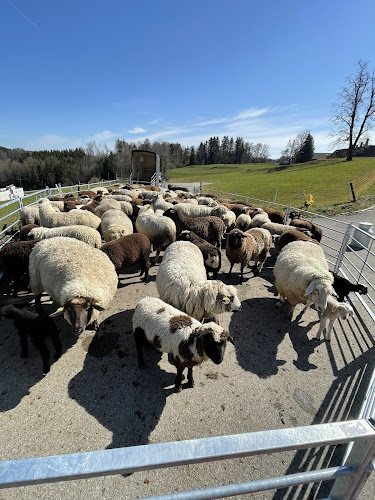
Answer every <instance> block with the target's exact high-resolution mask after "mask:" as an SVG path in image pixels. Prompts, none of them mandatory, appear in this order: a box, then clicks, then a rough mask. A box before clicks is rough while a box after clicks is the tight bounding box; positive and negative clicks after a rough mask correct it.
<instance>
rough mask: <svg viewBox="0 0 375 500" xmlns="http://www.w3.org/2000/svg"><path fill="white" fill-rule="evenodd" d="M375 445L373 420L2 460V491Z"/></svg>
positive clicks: (0, 481) (0, 474)
mask: <svg viewBox="0 0 375 500" xmlns="http://www.w3.org/2000/svg"><path fill="white" fill-rule="evenodd" d="M358 440H361V441H365V442H367V441H371V442H372V441H374V440H375V428H374V427H373V426H372V424H371V422H369V421H367V420H365V419H362V420H351V421H346V422H332V423H326V424H317V425H313V426H307V427H295V428H289V429H275V430H270V431H260V432H253V433H246V434H235V435H230V436H217V437H209V438H202V439H193V440H187V441H175V442H169V443H159V444H151V445H141V446H133V447H127V448H117V449H107V450H101V451H93V452H86V453H76V454H70V455H58V456H50V457H39V458H27V459H22V460H8V461H3V462H0V488H1V487H3V488H4V487H5V488H9V487H15V486H26V485H31V484H38V483H41V482H43V483H44V482H55V481H66V480H70V479H82V478H89V477H98V476H104V475H111V474H125V473H130V472H137V471H142V470H149V469H159V468H165V467H175V466H180V465H188V464H194V463H202V462H208V461H209V462H211V461H216V460H227V459H232V458H241V457H245V456H254V455H262V454H265V453H268V454H269V453H276V452H281V451H289V450H300V449H306V448H316V447H320V446H327V445H334V444H342V443H348V442H351V441H358Z"/></svg>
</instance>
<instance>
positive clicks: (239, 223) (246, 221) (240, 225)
mask: <svg viewBox="0 0 375 500" xmlns="http://www.w3.org/2000/svg"><path fill="white" fill-rule="evenodd" d="M250 225H251V217H250V215H248V214H240V215H239V216H238V217H237V219H236V228H237V229H240V230H241V231H243V232H245V231H247V230H248V229H250Z"/></svg>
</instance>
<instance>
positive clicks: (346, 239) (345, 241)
mask: <svg viewBox="0 0 375 500" xmlns="http://www.w3.org/2000/svg"><path fill="white" fill-rule="evenodd" d="M351 227H352V225H351V224H348V227H347V228H346V232H345V235H344V238H343V240H342V243H341V248H340V251H339V254H338V256H337V260H336V264H335V269H334V272H335V273H337V272H338V271H339V269H340V266H341V262H342V259H343V257H344V253H345V252H346V249H347V247H348V244H349V238H350V230H351Z"/></svg>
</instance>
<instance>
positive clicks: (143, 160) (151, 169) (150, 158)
mask: <svg viewBox="0 0 375 500" xmlns="http://www.w3.org/2000/svg"><path fill="white" fill-rule="evenodd" d="M132 182H150V183H151V184H155V185H156V186H159V184H160V156H159V155H158V154H157V153H155V152H154V151H142V150H140V149H134V150H133V151H132Z"/></svg>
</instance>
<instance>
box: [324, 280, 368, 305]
mask: <svg viewBox="0 0 375 500" xmlns="http://www.w3.org/2000/svg"><path fill="white" fill-rule="evenodd" d="M332 274H333V277H334V281H333V288H334V289H335V292H336V293H337V297H338V298H337V300H338V301H339V302H343V300H344V298H345V297H347V296H348V295H349V293H350V292H357V293H359V294H361V295H366V294H367V286H365V285H361V284H360V283H351V282H350V281H349V280H347V279H346V278H344V277H343V276H339V275H338V274H336V273H332Z"/></svg>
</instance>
